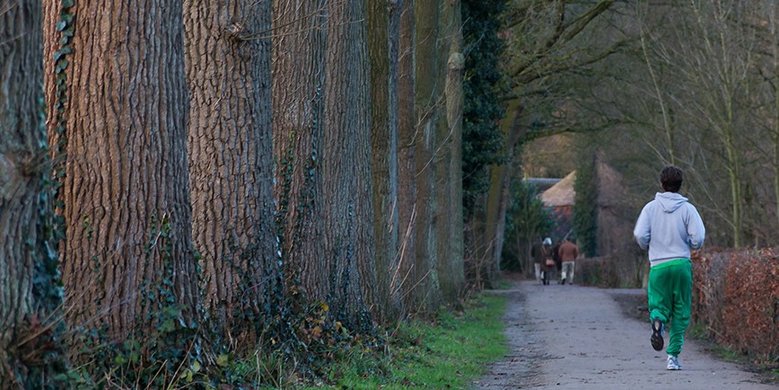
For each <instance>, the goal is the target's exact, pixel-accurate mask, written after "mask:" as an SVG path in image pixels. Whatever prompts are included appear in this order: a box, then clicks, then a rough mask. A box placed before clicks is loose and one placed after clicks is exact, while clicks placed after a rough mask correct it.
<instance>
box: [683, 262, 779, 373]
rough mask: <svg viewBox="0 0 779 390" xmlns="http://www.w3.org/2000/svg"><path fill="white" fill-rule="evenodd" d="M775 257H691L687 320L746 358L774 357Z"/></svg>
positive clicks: (778, 310) (778, 336)
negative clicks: (690, 310) (691, 283)
mask: <svg viewBox="0 0 779 390" xmlns="http://www.w3.org/2000/svg"><path fill="white" fill-rule="evenodd" d="M777 253H779V252H778V251H777V248H767V249H760V250H726V251H707V252H705V253H700V254H697V255H696V256H694V258H693V273H694V276H693V278H694V280H693V305H692V319H693V322H694V323H695V324H698V325H702V326H704V327H705V329H706V330H707V331H708V334H709V335H710V336H711V337H712V338H713V339H714V340H715V341H716V342H717V343H718V344H721V345H723V346H726V347H728V348H731V349H734V350H736V351H740V352H742V353H744V354H746V355H748V356H749V357H750V358H751V359H753V360H755V361H760V362H770V361H776V360H777V359H779V255H777Z"/></svg>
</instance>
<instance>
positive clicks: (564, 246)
mask: <svg viewBox="0 0 779 390" xmlns="http://www.w3.org/2000/svg"><path fill="white" fill-rule="evenodd" d="M557 254H558V256H560V260H562V262H563V270H562V273H561V274H560V283H562V284H565V283H566V282H568V284H572V283H573V270H574V265H575V264H576V263H575V261H576V258H577V257H579V247H578V246H576V244H574V243H572V242H571V241H569V240H568V239H567V238H565V239H563V242H562V243H561V244H560V247H559V248H558V249H557Z"/></svg>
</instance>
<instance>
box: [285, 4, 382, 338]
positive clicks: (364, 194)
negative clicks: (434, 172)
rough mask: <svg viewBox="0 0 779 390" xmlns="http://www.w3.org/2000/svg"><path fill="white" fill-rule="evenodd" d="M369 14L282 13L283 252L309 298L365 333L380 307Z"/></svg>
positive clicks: (340, 8) (348, 7)
mask: <svg viewBox="0 0 779 390" xmlns="http://www.w3.org/2000/svg"><path fill="white" fill-rule="evenodd" d="M364 8H365V7H364V3H363V2H362V1H358V0H349V1H324V0H323V1H319V2H309V1H302V0H301V1H296V0H279V1H277V2H276V7H275V10H274V12H275V13H276V15H275V17H274V20H275V21H276V22H277V23H278V25H277V26H276V27H277V29H275V30H274V31H275V34H274V36H275V37H276V38H275V41H274V47H275V48H276V49H277V51H275V52H274V61H275V63H274V83H273V84H274V85H273V95H274V98H275V99H274V118H275V121H274V125H275V126H276V127H275V128H274V143H275V145H276V150H277V153H278V154H277V159H278V160H277V161H278V162H277V168H278V171H277V175H278V181H279V183H280V184H281V185H280V188H279V191H278V193H277V195H278V196H279V205H280V208H281V209H280V215H281V217H280V221H281V227H282V229H283V231H284V234H283V242H282V247H283V249H284V252H285V256H286V259H287V260H288V261H289V267H290V270H292V271H293V272H295V274H296V275H297V278H299V280H300V284H301V286H302V287H303V288H304V290H305V292H306V293H307V294H308V298H310V299H314V300H321V301H325V302H328V303H329V306H330V307H332V308H333V310H334V314H335V315H336V318H339V319H341V320H345V321H347V322H348V323H350V324H352V325H359V326H363V325H369V321H368V320H369V318H367V317H366V316H365V315H366V314H367V313H368V311H367V308H368V307H369V306H370V305H371V304H373V303H374V299H375V297H374V291H373V289H374V284H375V273H374V272H375V268H374V263H373V261H374V260H373V256H374V247H373V224H372V223H370V222H368V223H366V221H373V209H372V206H373V205H372V198H371V188H372V187H371V167H370V161H371V156H370V146H371V134H370V126H371V124H370V106H369V104H370V96H369V91H368V83H369V81H370V79H369V74H368V62H367V61H368V54H367V47H366V46H365V41H366V26H365V9H364ZM304 61H305V62H304Z"/></svg>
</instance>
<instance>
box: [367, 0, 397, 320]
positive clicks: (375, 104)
mask: <svg viewBox="0 0 779 390" xmlns="http://www.w3.org/2000/svg"><path fill="white" fill-rule="evenodd" d="M367 3H368V5H369V8H368V45H369V46H368V52H369V56H370V62H371V107H372V115H371V120H372V127H371V131H372V132H371V137H372V150H373V153H372V157H373V158H372V160H371V162H372V164H373V165H372V171H373V172H372V173H373V210H374V212H375V218H374V222H373V223H374V235H375V238H376V288H377V294H378V297H379V299H378V300H377V303H378V304H379V310H378V313H377V314H379V316H380V318H381V319H382V320H391V319H396V317H397V315H398V313H399V309H400V294H399V291H397V290H395V289H393V288H392V287H391V286H392V277H393V276H394V275H395V274H396V273H397V272H398V229H399V219H398V53H399V52H398V44H399V39H400V12H401V6H402V3H403V2H402V0H400V1H387V0H382V1H368V2H367Z"/></svg>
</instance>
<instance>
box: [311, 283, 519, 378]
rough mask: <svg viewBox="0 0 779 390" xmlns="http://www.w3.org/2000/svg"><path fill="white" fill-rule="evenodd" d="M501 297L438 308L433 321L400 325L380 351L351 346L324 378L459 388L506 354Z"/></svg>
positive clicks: (483, 298)
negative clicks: (461, 307)
mask: <svg viewBox="0 0 779 390" xmlns="http://www.w3.org/2000/svg"><path fill="white" fill-rule="evenodd" d="M505 304H506V300H505V297H498V296H484V297H480V298H478V299H475V300H473V301H471V302H469V303H468V304H467V305H466V309H465V311H464V312H461V313H452V312H449V311H442V312H441V313H439V315H438V316H437V319H436V320H435V321H432V322H430V321H421V320H415V321H411V322H409V323H404V324H401V325H399V326H398V327H397V328H395V329H394V330H393V331H392V332H391V333H389V334H388V337H387V341H388V342H387V344H386V347H385V348H384V349H383V350H381V351H375V350H370V349H365V348H354V349H352V350H350V351H347V352H346V353H344V354H343V355H342V356H340V359H339V360H338V361H337V363H336V364H334V365H332V367H331V369H330V370H329V373H328V376H327V378H326V380H327V383H329V384H330V386H335V387H338V388H350V389H362V388H370V389H375V388H385V389H395V388H397V389H401V388H402V389H406V388H420V389H423V388H464V387H467V385H468V383H470V382H471V381H472V380H473V379H475V378H476V377H478V376H479V375H481V374H482V373H483V370H484V367H485V366H486V364H488V363H490V362H492V361H495V360H497V359H499V358H500V357H501V356H504V354H505V353H506V352H507V346H506V340H505V336H504V334H503V323H502V321H501V316H502V314H503V312H504V309H505Z"/></svg>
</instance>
